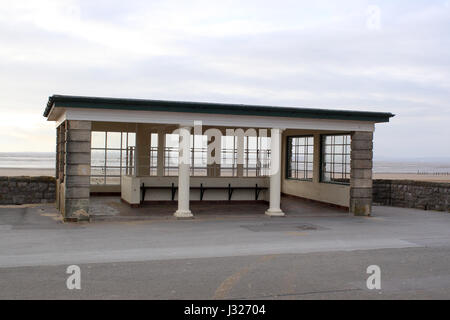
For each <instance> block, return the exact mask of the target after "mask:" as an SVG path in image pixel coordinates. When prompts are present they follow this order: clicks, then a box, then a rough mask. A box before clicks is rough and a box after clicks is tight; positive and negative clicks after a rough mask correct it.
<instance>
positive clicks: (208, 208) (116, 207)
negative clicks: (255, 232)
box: [89, 196, 349, 221]
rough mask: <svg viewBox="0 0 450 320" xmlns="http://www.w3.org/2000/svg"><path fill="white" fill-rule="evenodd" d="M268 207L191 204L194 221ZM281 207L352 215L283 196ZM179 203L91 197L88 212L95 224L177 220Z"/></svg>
mask: <svg viewBox="0 0 450 320" xmlns="http://www.w3.org/2000/svg"><path fill="white" fill-rule="evenodd" d="M268 207H269V204H268V203H266V202H262V201H255V202H251V201H250V202H245V203H242V202H233V201H231V202H230V203H224V202H217V203H213V202H199V201H192V202H191V204H190V209H191V212H192V213H193V215H194V219H208V218H217V217H220V218H226V217H237V216H239V217H249V218H251V217H255V216H258V215H262V216H264V212H265V211H266V210H267V208H268ZM281 208H282V210H283V211H284V212H285V213H286V215H289V216H323V217H326V216H339V215H349V213H348V211H347V210H346V209H344V208H336V207H332V206H330V205H327V204H321V203H316V202H311V201H307V200H303V199H298V198H292V197H282V199H281ZM176 210H177V201H173V202H167V203H144V204H143V205H141V206H140V207H139V208H132V207H131V206H130V205H128V204H126V203H124V202H121V201H120V197H118V196H91V198H90V207H89V213H90V214H91V218H92V220H93V221H120V220H140V219H143V220H153V219H157V220H159V219H176V218H175V217H174V216H173V213H174V212H175V211H176Z"/></svg>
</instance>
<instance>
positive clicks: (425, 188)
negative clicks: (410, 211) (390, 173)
mask: <svg viewBox="0 0 450 320" xmlns="http://www.w3.org/2000/svg"><path fill="white" fill-rule="evenodd" d="M373 204H378V205H387V206H394V207H403V208H417V209H424V210H438V211H448V212H450V183H436V182H426V181H413V180H380V179H377V180H373Z"/></svg>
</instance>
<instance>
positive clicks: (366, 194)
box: [350, 131, 373, 216]
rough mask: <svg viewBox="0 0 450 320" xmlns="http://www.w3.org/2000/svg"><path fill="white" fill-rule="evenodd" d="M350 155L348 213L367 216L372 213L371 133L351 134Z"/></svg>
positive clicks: (357, 132)
mask: <svg viewBox="0 0 450 320" xmlns="http://www.w3.org/2000/svg"><path fill="white" fill-rule="evenodd" d="M351 136H352V141H351V154H350V158H351V159H350V166H351V172H350V212H351V213H353V214H354V215H356V216H369V215H370V213H371V211H372V158H373V152H372V150H373V142H372V140H373V132H361V131H356V132H352V135H351Z"/></svg>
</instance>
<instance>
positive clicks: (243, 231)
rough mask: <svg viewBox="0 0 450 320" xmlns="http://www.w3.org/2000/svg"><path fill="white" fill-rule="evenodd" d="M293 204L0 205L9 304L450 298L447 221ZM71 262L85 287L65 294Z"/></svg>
mask: <svg viewBox="0 0 450 320" xmlns="http://www.w3.org/2000/svg"><path fill="white" fill-rule="evenodd" d="M103 200H105V199H103ZM288 204H289V203H288V202H286V201H284V205H285V206H286V209H287V210H286V211H287V212H288V215H287V216H286V217H282V218H281V217H280V218H270V217H267V216H265V215H264V214H263V212H264V210H260V209H264V206H261V207H259V205H258V206H255V207H254V209H257V210H256V212H255V213H251V212H252V211H247V209H244V208H240V210H242V212H243V213H242V214H235V215H229V214H228V213H227V212H226V208H225V207H223V208H221V209H220V210H218V211H217V210H216V211H214V212H210V211H208V210H205V212H204V213H203V214H202V213H199V212H201V211H197V216H196V218H195V219H192V220H176V219H172V218H171V214H169V213H168V212H172V208H166V210H167V211H166V213H165V214H164V215H162V218H161V217H160V218H158V219H157V218H154V219H150V220H142V219H139V220H133V219H130V220H127V221H125V222H124V221H98V222H95V223H81V224H74V223H63V222H62V221H61V218H60V216H59V214H58V213H57V212H56V210H55V208H54V206H52V205H38V206H9V207H0V288H2V290H0V299H1V298H31V299H33V298H74V299H77V298H109V299H111V298H154V299H161V298H162V299H171V298H174V299H188V298H199V299H214V298H216V299H220V298H268V299H277V298H278V299H279V298H292V299H300V298H302V299H303V298H362V297H366V298H377V297H378V298H430V297H434V298H446V299H448V298H450V296H449V293H450V255H449V250H450V214H448V213H445V212H433V211H422V210H415V209H403V208H393V207H374V216H373V217H354V216H351V215H349V214H347V213H345V212H343V211H340V210H336V209H333V208H328V207H322V206H319V205H316V204H313V203H306V202H305V203H303V205H302V207H301V209H300V207H298V208H299V209H298V210H299V211H298V212H291V211H290V210H291V209H290V208H289V207H288ZM169 209H170V210H169ZM214 209H218V208H216V207H214ZM139 210H146V208H141V209H139ZM194 212H195V211H194ZM217 212H223V213H222V214H217ZM71 264H76V265H79V266H80V267H81V269H82V274H83V285H82V286H83V290H84V291H83V290H81V291H80V292H74V291H69V290H67V289H66V287H65V280H66V277H67V275H66V273H65V271H66V270H65V269H66V267H67V266H68V265H71ZM370 264H377V265H380V267H381V268H382V272H383V276H382V277H383V278H382V279H383V280H382V281H383V282H382V286H383V288H384V290H385V291H383V294H380V293H381V292H373V291H370V292H369V291H367V289H366V288H365V287H364V284H365V279H366V278H367V274H366V272H365V270H366V269H365V268H367V266H368V265H370Z"/></svg>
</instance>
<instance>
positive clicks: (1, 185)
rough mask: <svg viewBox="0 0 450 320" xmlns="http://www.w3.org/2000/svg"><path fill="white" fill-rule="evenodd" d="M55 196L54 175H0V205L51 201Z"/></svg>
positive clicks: (53, 200)
mask: <svg viewBox="0 0 450 320" xmlns="http://www.w3.org/2000/svg"><path fill="white" fill-rule="evenodd" d="M55 198H56V180H55V178H54V177H27V176H24V177H0V205H6V204H29V203H52V202H55Z"/></svg>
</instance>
